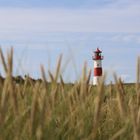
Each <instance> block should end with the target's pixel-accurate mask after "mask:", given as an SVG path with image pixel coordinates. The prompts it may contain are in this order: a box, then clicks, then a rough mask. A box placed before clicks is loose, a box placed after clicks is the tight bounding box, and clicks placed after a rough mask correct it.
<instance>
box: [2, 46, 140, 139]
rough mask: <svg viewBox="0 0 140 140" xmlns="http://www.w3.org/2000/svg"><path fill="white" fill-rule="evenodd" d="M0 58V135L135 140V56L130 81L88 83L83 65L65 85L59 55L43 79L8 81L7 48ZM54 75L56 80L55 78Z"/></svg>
mask: <svg viewBox="0 0 140 140" xmlns="http://www.w3.org/2000/svg"><path fill="white" fill-rule="evenodd" d="M0 58H1V62H2V65H3V68H4V70H5V73H6V79H5V80H4V82H3V83H0V140H47V139H49V140H93V139H95V140H132V139H134V140H140V84H139V83H140V58H138V65H137V82H136V85H134V84H133V85H124V84H123V83H122V81H121V79H118V78H117V76H114V78H115V81H116V83H115V84H113V85H112V84H110V85H108V86H106V85H104V81H105V78H104V77H103V80H102V81H101V82H100V84H99V85H98V86H92V85H90V84H89V83H90V76H91V71H89V72H87V69H86V65H85V66H84V68H83V74H82V77H81V80H80V81H79V82H76V83H74V84H73V85H70V84H65V83H64V80H63V76H62V75H61V73H60V67H61V61H62V56H60V58H59V60H58V64H57V67H56V72H55V74H52V73H51V72H50V71H49V76H50V79H51V84H50V83H48V81H47V77H46V74H45V70H44V67H43V66H41V73H42V82H35V83H33V84H29V82H28V79H25V82H24V83H22V84H21V83H20V84H17V83H15V82H14V81H13V80H12V72H13V50H12V49H11V51H9V52H8V55H7V59H5V57H4V55H3V52H2V50H1V49H0ZM58 79H59V80H60V83H59V84H58V83H57V81H58Z"/></svg>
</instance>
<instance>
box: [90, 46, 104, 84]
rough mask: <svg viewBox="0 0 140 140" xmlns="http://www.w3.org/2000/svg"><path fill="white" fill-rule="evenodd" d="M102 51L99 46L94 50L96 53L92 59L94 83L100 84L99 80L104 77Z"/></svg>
mask: <svg viewBox="0 0 140 140" xmlns="http://www.w3.org/2000/svg"><path fill="white" fill-rule="evenodd" d="M101 53H102V51H101V50H99V48H97V49H96V51H94V55H93V56H92V59H93V61H94V77H93V85H98V83H99V81H100V80H101V77H102V60H103V56H102V55H101Z"/></svg>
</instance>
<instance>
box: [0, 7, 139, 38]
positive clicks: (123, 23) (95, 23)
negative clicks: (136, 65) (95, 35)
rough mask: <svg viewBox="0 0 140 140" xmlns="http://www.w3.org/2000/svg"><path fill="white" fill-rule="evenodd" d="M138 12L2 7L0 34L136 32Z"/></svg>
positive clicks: (134, 8)
mask: <svg viewBox="0 0 140 140" xmlns="http://www.w3.org/2000/svg"><path fill="white" fill-rule="evenodd" d="M139 9H140V6H139V5H132V6H128V7H127V8H124V9H117V8H109V9H106V8H103V9H93V10H92V9H90V10H82V9H81V10H70V9H69V10H66V9H35V8H34V9H23V8H21V9H18V8H16V9H14V8H3V9H0V19H1V23H0V31H1V32H6V34H5V35H6V36H7V34H9V32H11V33H13V34H17V37H18V36H19V34H18V33H19V32H20V35H21V34H23V33H25V32H26V33H31V32H32V33H34V32H57V31H70V32H140V11H139ZM23 35H24V34H23ZM13 36H14V35H13ZM10 37H12V36H11V35H10ZM7 38H8V36H7Z"/></svg>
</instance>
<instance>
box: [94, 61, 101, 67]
mask: <svg viewBox="0 0 140 140" xmlns="http://www.w3.org/2000/svg"><path fill="white" fill-rule="evenodd" d="M101 67H102V62H101V60H94V68H101Z"/></svg>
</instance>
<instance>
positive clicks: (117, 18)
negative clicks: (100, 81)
mask: <svg viewBox="0 0 140 140" xmlns="http://www.w3.org/2000/svg"><path fill="white" fill-rule="evenodd" d="M139 9H140V1H139V0H115V1H114V0H28V1H27V0H24V1H23V0H1V1H0V19H1V21H0V45H1V47H2V48H3V50H4V52H5V53H6V50H7V49H8V48H10V47H11V46H13V47H14V50H15V57H14V59H15V61H14V74H15V75H16V74H21V75H24V74H25V73H29V74H30V75H31V76H33V77H35V78H38V77H40V64H43V65H44V66H45V68H46V71H47V70H48V69H51V70H52V71H54V69H55V65H56V62H57V58H58V56H59V54H61V53H63V65H64V67H65V66H66V68H63V67H62V72H63V75H64V78H65V80H66V81H68V82H73V81H74V80H77V79H79V77H80V75H81V69H82V66H83V63H84V62H85V61H87V63H88V67H89V68H91V69H93V61H92V59H91V57H92V51H93V50H95V49H96V47H97V46H99V47H100V48H101V49H102V50H103V55H104V57H105V59H104V60H103V68H104V70H105V71H107V72H108V78H107V79H108V80H109V79H112V73H113V72H114V71H115V72H116V73H117V74H118V76H120V77H122V78H123V79H124V81H126V82H134V81H135V79H136V78H135V77H136V76H135V73H136V60H137V57H138V56H139V55H140V48H139V46H140V10H139ZM66 64H67V65H66ZM0 72H1V73H2V74H3V70H2V69H1V70H0ZM92 76H93V75H92Z"/></svg>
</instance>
